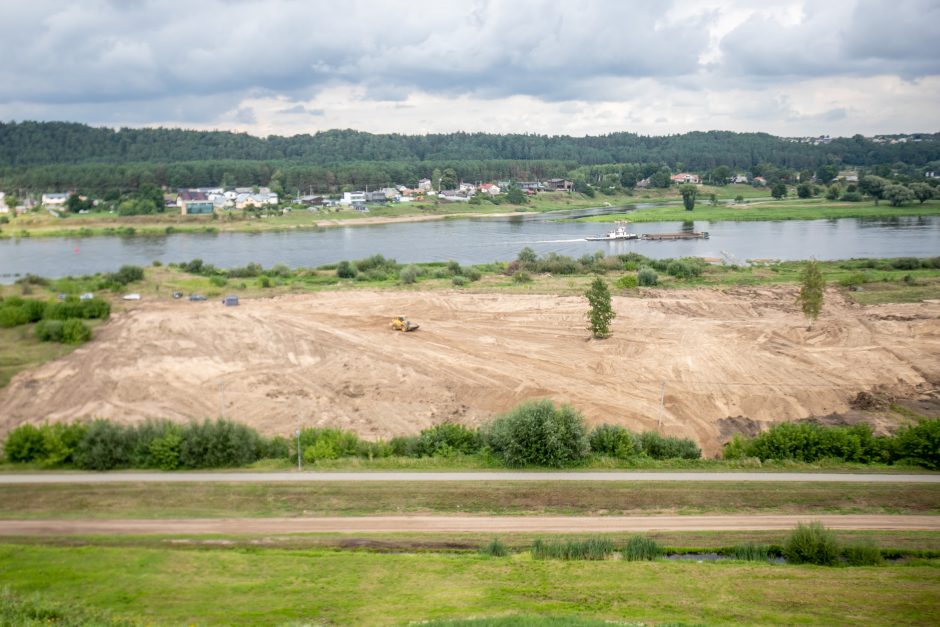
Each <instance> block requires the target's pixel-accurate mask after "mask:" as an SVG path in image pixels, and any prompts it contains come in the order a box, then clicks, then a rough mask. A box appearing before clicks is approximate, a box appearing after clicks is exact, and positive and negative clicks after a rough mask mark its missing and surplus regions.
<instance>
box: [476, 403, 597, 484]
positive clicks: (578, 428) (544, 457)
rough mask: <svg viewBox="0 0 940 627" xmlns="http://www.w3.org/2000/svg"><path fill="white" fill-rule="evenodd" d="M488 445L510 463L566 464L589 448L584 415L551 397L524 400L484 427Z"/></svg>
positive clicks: (484, 435) (561, 466) (484, 439)
mask: <svg viewBox="0 0 940 627" xmlns="http://www.w3.org/2000/svg"><path fill="white" fill-rule="evenodd" d="M482 435H483V441H484V443H485V444H486V446H488V447H489V449H490V450H491V451H492V452H493V455H495V456H496V457H497V458H498V459H500V460H501V461H502V462H503V463H504V464H506V465H507V466H515V467H518V466H530V465H535V466H551V467H555V468H563V467H565V466H571V465H573V464H576V463H578V462H580V461H582V460H583V459H584V458H585V457H587V455H588V452H589V450H590V443H589V441H588V434H587V429H586V428H585V426H584V417H583V416H582V415H581V414H580V413H578V412H577V411H576V410H574V409H573V408H571V407H569V406H567V405H562V406H561V407H558V408H556V407H555V404H554V403H552V402H551V401H550V400H542V401H534V402H528V403H523V404H522V405H519V406H518V407H516V408H515V409H513V410H512V411H511V412H509V413H508V414H504V415H502V416H498V417H497V418H496V419H495V420H493V422H491V423H490V424H489V425H486V426H485V427H484V428H483V429H482Z"/></svg>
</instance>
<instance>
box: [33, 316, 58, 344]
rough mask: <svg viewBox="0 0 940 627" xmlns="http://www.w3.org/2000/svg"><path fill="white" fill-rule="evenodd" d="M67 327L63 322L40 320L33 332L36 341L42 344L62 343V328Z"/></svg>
mask: <svg viewBox="0 0 940 627" xmlns="http://www.w3.org/2000/svg"><path fill="white" fill-rule="evenodd" d="M64 325H65V323H63V322H62V321H61V320H40V321H39V322H37V323H36V328H35V329H34V330H33V332H34V333H35V334H36V339H37V340H39V341H40V342H61V341H62V335H63V334H62V327H63V326H64Z"/></svg>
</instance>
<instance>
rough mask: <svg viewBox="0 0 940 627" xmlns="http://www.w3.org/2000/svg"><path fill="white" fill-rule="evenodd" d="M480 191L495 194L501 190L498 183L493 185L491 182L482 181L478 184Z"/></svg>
mask: <svg viewBox="0 0 940 627" xmlns="http://www.w3.org/2000/svg"><path fill="white" fill-rule="evenodd" d="M480 191H481V192H483V193H484V194H490V195H491V196H496V195H497V194H499V192H500V191H501V190H500V189H499V185H494V184H493V183H483V185H480Z"/></svg>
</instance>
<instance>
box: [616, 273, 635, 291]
mask: <svg viewBox="0 0 940 627" xmlns="http://www.w3.org/2000/svg"><path fill="white" fill-rule="evenodd" d="M637 282H638V279H637V276H636V275H635V274H625V275H623V276H622V277H620V278H619V279H617V283H615V285H616V286H617V287H618V288H620V289H622V290H631V289H633V288H635V287H636V286H637Z"/></svg>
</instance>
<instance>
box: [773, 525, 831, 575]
mask: <svg viewBox="0 0 940 627" xmlns="http://www.w3.org/2000/svg"><path fill="white" fill-rule="evenodd" d="M783 556H784V557H785V558H786V560H787V561H788V562H790V563H791V564H818V565H820V566H833V565H834V564H836V562H837V561H838V560H839V543H838V542H837V541H836V538H835V536H834V535H833V533H832V532H831V531H829V530H828V529H826V528H825V527H824V526H823V524H822V523H821V522H819V521H814V522H811V523H809V524H803V523H799V524H797V526H796V529H794V530H793V531H792V532H790V535H789V536H787V539H786V541H785V542H784V544H783Z"/></svg>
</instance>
